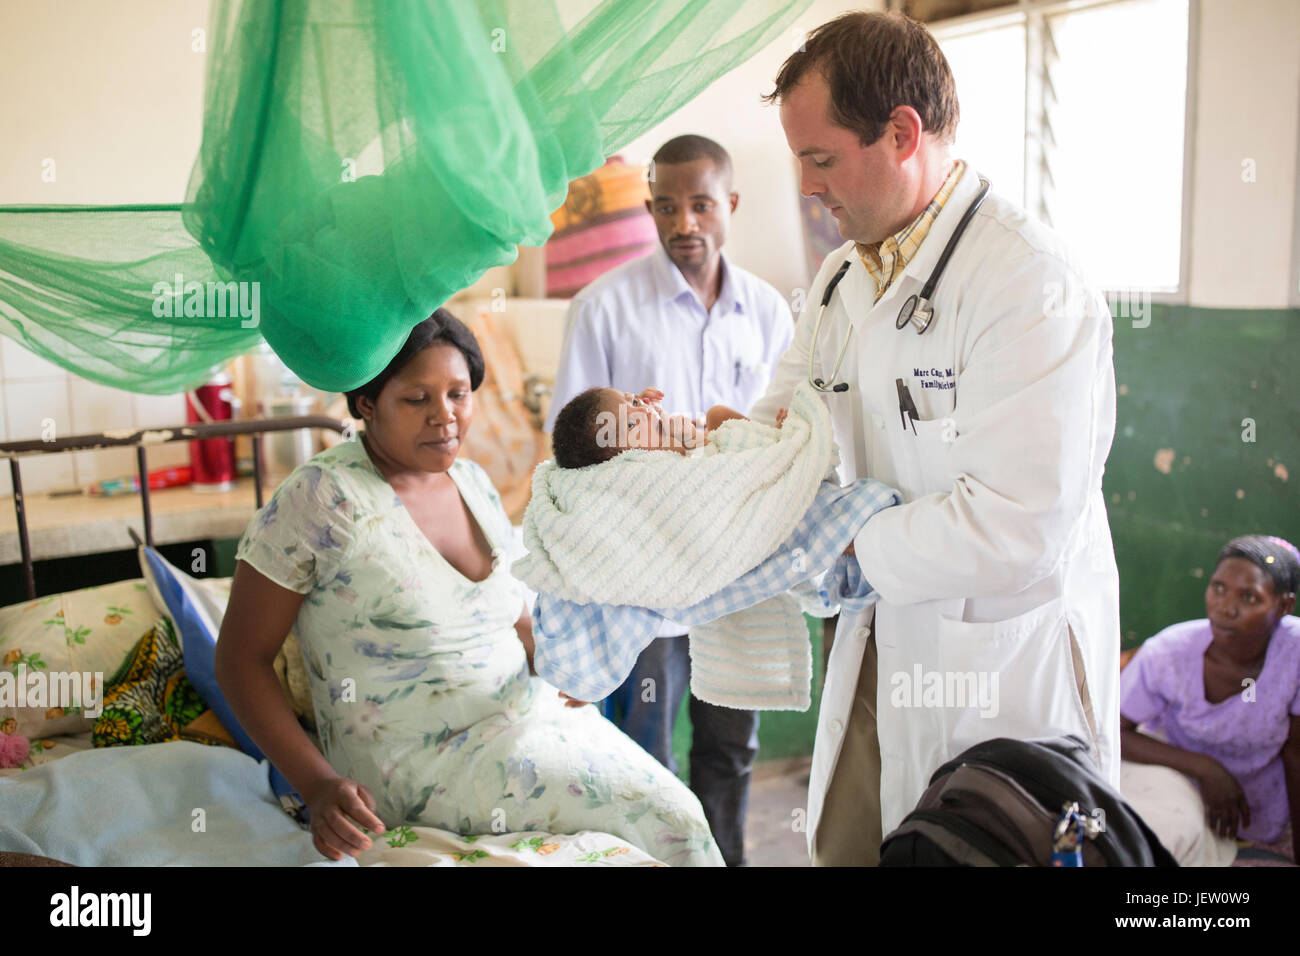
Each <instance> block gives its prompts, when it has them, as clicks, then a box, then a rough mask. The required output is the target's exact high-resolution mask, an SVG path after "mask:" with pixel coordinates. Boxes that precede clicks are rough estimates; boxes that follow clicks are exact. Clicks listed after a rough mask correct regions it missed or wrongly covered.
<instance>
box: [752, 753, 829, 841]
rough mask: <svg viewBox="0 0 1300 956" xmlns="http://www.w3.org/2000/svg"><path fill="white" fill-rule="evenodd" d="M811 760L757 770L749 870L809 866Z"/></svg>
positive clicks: (798, 759)
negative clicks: (809, 775)
mask: <svg viewBox="0 0 1300 956" xmlns="http://www.w3.org/2000/svg"><path fill="white" fill-rule="evenodd" d="M811 764H812V758H811V757H794V758H791V759H789V760H771V761H765V762H763V763H760V764H758V765H757V766H755V767H754V779H753V782H752V783H751V784H750V787H749V813H748V815H747V816H746V818H745V858H746V860H747V861H748V863H749V865H750V866H810V865H811V864H810V863H809V860H808V844H807V836H808V835H807V833H805V832H804V822H805V820H806V817H807V810H806V808H807V804H808V768H809V766H810V765H811Z"/></svg>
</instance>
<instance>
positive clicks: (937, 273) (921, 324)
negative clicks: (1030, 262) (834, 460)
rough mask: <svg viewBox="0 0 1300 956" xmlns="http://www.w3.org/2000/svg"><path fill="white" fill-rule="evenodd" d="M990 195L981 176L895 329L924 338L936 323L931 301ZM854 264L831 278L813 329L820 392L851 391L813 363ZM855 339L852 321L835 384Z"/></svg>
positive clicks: (810, 364) (844, 266)
mask: <svg viewBox="0 0 1300 956" xmlns="http://www.w3.org/2000/svg"><path fill="white" fill-rule="evenodd" d="M988 193H989V181H988V180H987V179H985V178H984V177H983V176H981V177H980V191H979V193H978V194H977V195H976V196H975V199H974V201H972V202H971V204H970V205H969V206H967V207H966V211H965V212H964V213H963V214H962V217H961V221H960V222H958V223H957V228H956V229H954V230H953V233H952V236H950V237H949V239H948V244H947V245H946V246H944V247H943V252H941V253H940V254H939V261H938V262H936V263H935V264H934V270H933V271H932V272H931V273H930V277H929V278H928V279H926V280H925V285H923V286H921V291H920V292H919V293H917V294H915V295H910V296H908V297H907V301H906V302H904V303H903V307H902V308H901V309H899V310H898V319H897V321H895V322H894V327H895V328H897V329H898V330H899V331H902V330H903V329H905V328H907V326H909V325H910V326H912V327H913V328H914V329H916V334H917V335H921V334H922V333H924V332H925V330H926V329H928V328H929V327H930V326H931V325H932V324H933V322H934V306H933V305H932V304H931V302H930V300H931V298H933V296H934V290H935V288H936V287H937V286H938V285H939V278H940V277H941V276H942V275H943V270H944V269H945V268H946V267H947V265H948V260H949V259H950V258H952V251H953V249H955V248H957V241H958V240H959V239H961V236H962V233H964V232H965V231H966V227H967V226H968V225H970V221H971V219H973V218H974V217H975V213H976V211H977V210H978V209H979V207H980V205H981V204H982V203H983V202H984V197H985V196H987V195H988ZM852 264H853V260H852V259H845V260H844V262H843V263H842V264H841V265H840V267H839V268H838V269H837V270H835V275H833V276H831V281H830V282H828V283H826V291H825V292H823V293H822V304H821V308H820V309H819V310H818V311H817V324H816V325H814V326H813V338H812V346H811V347H810V348H809V349H808V381H809V383H810V384H811V385H812V387H813V388H815V389H817V391H819V392H847V391H848V390H849V383H848V382H840V383H839V384H838V385H836V384H831V385H827V384H826V381H825V380H824V379H821V378H818V377H817V376H816V375H815V374H814V372H813V368H814V365H813V363H814V362H816V360H817V339H818V336H820V335H821V330H822V319H823V318H824V317H825V315H826V307H827V306H828V305H830V304H831V297H832V296H833V295H834V294H835V287H836V286H837V285H839V284H840V280H841V279H843V278H844V273H846V272H848V271H849V266H851V265H852ZM851 338H853V323H852V322H851V321H850V322H849V330H848V332H847V333H845V335H844V343H843V344H842V345H841V346H840V354H839V355H837V356H836V357H835V370H834V371H832V372H831V382H832V383H834V381H835V379H836V378H837V377H839V374H840V365H842V364H843V362H844V353H845V352H847V351H848V348H849V340H850V339H851Z"/></svg>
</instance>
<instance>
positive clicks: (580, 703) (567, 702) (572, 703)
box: [560, 691, 591, 707]
mask: <svg viewBox="0 0 1300 956" xmlns="http://www.w3.org/2000/svg"><path fill="white" fill-rule="evenodd" d="M560 697H561V698H563V699H564V706H565V707H586V706H587V705H588V704H590V703H591V701H589V700H578V698H576V697H570V696H569V695H568V694H566V693H565V692H564V691H560Z"/></svg>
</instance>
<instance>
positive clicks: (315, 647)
mask: <svg viewBox="0 0 1300 956" xmlns="http://www.w3.org/2000/svg"><path fill="white" fill-rule="evenodd" d="M482 379H483V358H482V355H481V353H480V351H479V348H478V344H477V342H476V341H475V339H474V336H473V334H472V333H471V332H470V331H469V330H468V329H467V328H466V327H465V326H464V325H463V324H462V323H461V322H459V321H458V320H457V319H455V318H454V317H453V316H452V315H451V314H450V313H449V312H447V311H446V310H444V309H439V310H438V311H437V312H436V313H434V314H433V315H432V316H431V317H430V318H428V319H426V320H425V321H424V322H422V323H421V324H420V325H418V326H416V327H415V329H414V330H412V332H411V335H410V338H409V339H408V340H407V343H406V345H405V346H404V347H403V349H402V350H401V352H400V353H399V354H398V355H397V356H396V357H395V358H394V359H393V360H392V362H391V363H389V365H388V367H387V368H385V369H384V371H383V372H381V373H380V374H379V376H378V377H376V378H375V379H374V380H373V381H371V382H370V383H368V384H367V385H365V386H363V387H361V388H359V389H357V390H355V391H353V392H349V393H348V404H349V408H350V409H351V410H352V413H353V415H355V416H357V417H360V418H363V419H364V420H365V422H366V428H365V432H364V434H363V435H362V436H361V437H360V438H358V439H357V440H354V441H344V442H341V443H339V444H338V445H336V446H335V447H333V448H331V449H329V450H328V451H324V452H322V453H320V454H319V455H316V456H315V457H314V458H313V459H312V460H311V461H309V462H307V463H306V464H305V465H303V466H301V467H300V468H298V469H297V470H296V471H295V472H294V473H293V474H291V475H290V476H289V477H288V478H287V479H285V481H284V482H283V483H282V484H281V485H280V487H279V488H278V489H277V490H276V492H275V495H274V497H272V499H271V500H270V501H269V502H268V503H267V504H266V506H265V507H264V508H262V509H261V510H260V511H259V512H258V513H257V514H256V515H255V516H254V517H253V519H252V521H251V522H250V523H249V525H248V529H247V530H246V531H245V532H244V537H243V539H242V540H241V541H240V545H239V549H238V552H237V558H238V564H237V566H236V571H235V578H234V583H233V587H232V590H231V596H230V604H229V609H228V611H227V613H226V616H225V619H224V621H223V622H222V627H221V636H220V639H219V641H218V643H217V676H218V679H219V680H220V683H221V686H222V689H223V690H224V691H225V693H226V696H227V698H228V699H229V702H230V705H231V707H232V709H233V710H234V711H235V713H236V715H237V716H238V718H239V720H240V723H241V724H242V725H243V727H244V729H245V730H246V731H247V732H248V734H249V736H250V737H252V738H253V740H254V741H256V743H257V745H258V746H259V747H261V748H262V750H263V752H265V753H266V755H267V756H268V757H269V758H270V760H271V761H272V763H274V764H275V766H276V767H278V768H279V769H280V771H281V772H282V773H283V774H284V775H285V777H287V778H288V780H289V781H290V783H292V784H293V785H294V787H295V788H296V789H297V790H298V792H299V793H300V794H301V795H302V797H303V799H304V800H305V801H306V803H307V805H308V807H309V808H310V810H311V821H312V833H313V835H314V837H315V842H316V846H317V848H318V849H319V850H320V851H321V853H323V854H324V855H325V856H327V857H329V858H331V859H336V860H337V859H341V858H342V855H343V854H345V853H347V854H352V855H356V854H357V853H359V852H361V851H363V850H365V849H367V848H368V847H369V846H370V840H369V838H368V837H367V836H366V834H365V833H363V832H362V828H366V829H369V830H371V831H375V832H383V830H384V829H391V828H393V827H396V826H399V825H402V824H422V825H426V826H431V827H438V828H441V829H445V830H451V831H454V832H457V833H462V834H480V833H500V832H517V831H523V830H540V831H546V832H551V833H576V832H579V831H581V830H600V831H604V832H607V833H611V834H614V835H616V836H619V837H621V838H622V839H624V840H626V841H627V842H629V843H631V844H633V845H635V846H637V847H638V848H640V849H642V850H644V851H646V852H647V853H649V854H651V855H652V856H654V857H656V858H658V859H660V860H662V861H664V862H666V863H669V864H673V865H715V866H720V865H722V858H721V855H720V854H719V852H718V849H717V846H716V845H715V844H714V842H713V838H712V836H711V835H710V832H709V827H708V823H707V822H706V821H705V818H704V813H703V811H702V810H701V808H700V804H699V801H698V800H696V798H695V796H694V795H693V794H692V793H691V792H690V790H689V789H687V787H686V786H685V785H684V784H683V783H681V781H679V780H678V779H677V778H676V777H675V776H674V775H673V774H672V773H670V772H669V771H668V770H666V769H665V768H664V767H663V766H662V765H661V764H660V763H659V762H658V761H656V760H655V759H654V758H653V757H651V756H650V755H649V754H647V753H646V752H645V751H643V750H642V749H641V748H640V747H638V746H637V745H636V744H635V743H633V742H632V740H630V739H629V738H628V737H626V736H624V735H623V734H622V733H621V732H620V731H619V730H618V729H617V728H616V727H615V726H614V725H613V724H611V723H609V722H608V721H607V720H605V719H604V718H603V717H601V716H600V714H599V713H598V712H597V710H596V708H594V707H591V706H574V705H575V704H576V703H577V702H574V701H569V702H564V701H561V700H560V699H559V698H558V696H557V694H556V692H555V691H554V690H553V689H549V688H548V686H547V685H546V684H544V683H543V682H542V681H541V680H540V679H538V678H536V677H533V676H531V662H530V658H531V654H532V628H531V621H530V618H529V614H528V609H527V607H526V605H525V602H524V597H523V592H522V588H521V585H520V584H519V583H518V582H517V581H516V580H515V579H514V578H512V577H511V576H510V573H509V570H508V568H507V567H506V564H505V562H504V561H503V560H502V554H503V551H504V549H505V548H506V546H507V543H508V539H509V536H510V530H511V529H510V523H509V519H508V518H507V517H506V514H505V511H504V510H503V509H502V507H501V502H500V499H499V498H498V496H497V493H496V491H495V490H494V489H493V487H492V484H491V482H490V481H489V479H488V477H487V475H486V474H485V473H484V472H483V470H482V469H481V468H479V467H478V466H477V465H476V464H474V463H473V462H470V461H467V460H464V459H458V458H457V452H458V451H459V449H460V444H461V441H462V440H463V439H464V436H465V434H466V432H467V430H468V428H469V425H470V420H471V417H472V414H473V396H472V392H473V390H474V389H475V388H477V387H478V385H479V383H480V382H481V381H482ZM291 628H293V629H295V630H296V633H297V636H298V640H299V642H300V644H301V646H302V649H303V654H304V657H305V658H306V662H307V666H308V671H309V673H310V676H311V685H312V698H313V703H314V706H315V711H316V717H317V727H318V731H319V734H320V740H321V746H322V748H323V750H324V754H323V755H322V753H321V752H320V751H319V750H317V749H316V748H315V747H314V746H313V745H312V743H311V741H310V740H309V738H308V737H307V735H306V733H305V732H304V731H303V730H302V729H301V728H300V727H299V725H298V723H297V721H296V720H295V719H294V715H293V713H292V711H291V710H290V708H289V705H288V704H287V703H286V702H285V700H284V697H283V695H282V694H281V692H280V690H279V685H278V682H277V678H276V676H275V673H274V671H273V670H272V661H273V660H274V658H275V655H276V652H277V651H278V649H279V648H280V646H281V644H282V643H283V641H284V638H285V635H286V634H287V633H288V632H289V630H290V629H291Z"/></svg>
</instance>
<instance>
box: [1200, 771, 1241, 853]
mask: <svg viewBox="0 0 1300 956" xmlns="http://www.w3.org/2000/svg"><path fill="white" fill-rule="evenodd" d="M1196 779H1197V781H1198V782H1199V783H1200V785H1201V798H1202V799H1203V800H1204V801H1205V812H1206V817H1207V818H1208V819H1209V822H1210V829H1212V830H1213V831H1214V832H1215V833H1217V834H1218V835H1219V836H1221V837H1227V838H1229V839H1232V838H1235V837H1236V836H1237V832H1238V830H1240V829H1243V828H1245V827H1248V826H1250V804H1249V803H1247V802H1246V793H1245V791H1243V790H1242V789H1241V784H1239V783H1238V782H1237V778H1236V777H1234V776H1233V775H1232V774H1231V773H1229V772H1228V770H1227V768H1225V767H1224V766H1223V764H1221V763H1219V761H1217V760H1215V759H1214V758H1213V757H1206V758H1205V761H1204V763H1203V765H1202V769H1201V771H1200V772H1199V773H1198V774H1197V775H1196Z"/></svg>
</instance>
